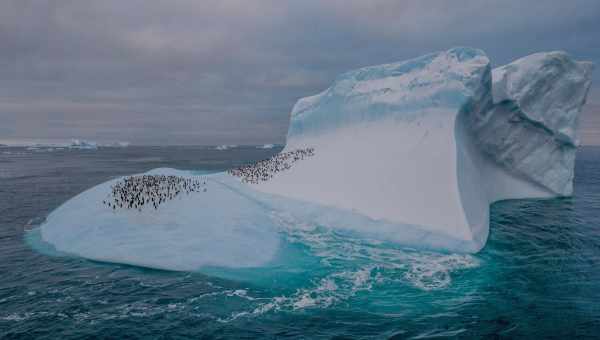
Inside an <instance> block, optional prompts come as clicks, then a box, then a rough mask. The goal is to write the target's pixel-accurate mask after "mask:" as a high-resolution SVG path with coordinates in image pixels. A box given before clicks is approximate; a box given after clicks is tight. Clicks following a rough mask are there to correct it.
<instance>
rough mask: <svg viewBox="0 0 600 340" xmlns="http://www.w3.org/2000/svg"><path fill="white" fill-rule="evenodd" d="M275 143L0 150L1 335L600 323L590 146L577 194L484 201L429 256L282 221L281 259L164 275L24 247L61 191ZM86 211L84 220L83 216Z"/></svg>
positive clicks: (598, 171)
mask: <svg viewBox="0 0 600 340" xmlns="http://www.w3.org/2000/svg"><path fill="white" fill-rule="evenodd" d="M276 151H277V150H276V149H275V150H259V149H253V148H241V149H231V150H227V151H216V150H210V149H206V148H193V147H168V148H151V147H129V148H125V149H99V150H97V151H89V150H79V151H77V150H70V151H67V150H63V151H54V152H41V151H39V150H38V151H35V150H33V151H32V150H26V149H24V148H0V338H6V339H12V338H25V339H30V338H48V339H55V338H63V339H70V338H91V337H93V338H114V339H120V338H233V339H238V338H284V337H290V338H309V339H314V338H340V339H341V338H389V337H393V338H413V339H416V338H432V337H450V338H455V337H458V338H482V337H485V338H487V337H492V338H496V337H497V338H527V339H531V338H557V339H565V338H594V337H598V335H599V334H600V211H599V209H600V148H590V147H585V148H582V149H581V150H580V152H579V154H578V159H577V166H576V177H575V195H574V197H572V198H562V199H551V200H519V201H505V202H499V203H496V204H494V205H493V206H492V216H491V234H490V239H489V241H488V243H487V246H486V247H485V248H484V249H483V251H482V252H480V253H478V254H475V255H459V254H439V253H432V252H420V251H416V250H411V249H402V248H400V247H397V246H395V245H393V244H386V243H381V242H376V241H373V240H367V239H361V238H358V237H356V236H354V237H353V236H349V235H343V234H340V233H339V232H336V231H334V230H330V229H328V228H327V227H326V226H307V227H302V228H297V227H294V228H290V229H289V230H288V231H285V232H282V237H283V238H284V239H285V240H286V242H285V243H284V246H283V249H282V250H281V252H280V258H279V259H278V261H277V263H278V264H277V265H274V266H270V267H268V268H254V269H245V270H224V269H218V268H214V269H210V270H209V269H207V270H206V271H205V272H203V273H184V272H169V271H160V270H152V269H145V268H139V267H132V266H126V265H119V264H110V263H99V262H93V261H88V260H85V259H80V258H73V257H56V256H48V255H44V254H42V253H39V252H37V251H35V250H33V249H32V248H31V247H30V246H29V245H28V240H30V238H29V235H31V233H32V232H31V231H30V230H31V229H33V230H34V231H35V227H36V226H37V225H39V223H41V222H42V221H43V219H44V217H45V216H46V215H47V214H48V213H49V212H51V211H52V210H53V209H55V208H56V207H58V206H59V205H60V204H62V203H63V202H64V201H66V200H67V199H69V198H71V197H72V196H74V195H76V194H77V193H79V192H81V191H83V190H85V189H88V188H90V187H92V186H94V185H96V184H99V183H101V182H104V181H106V180H108V179H110V178H113V177H116V176H120V175H126V174H132V173H139V172H142V171H146V170H149V169H152V168H158V167H175V168H180V169H201V170H208V171H214V170H222V169H226V168H229V167H232V166H234V165H239V164H242V163H245V162H249V161H252V160H256V159H262V158H265V157H268V156H270V155H271V154H272V153H274V152H276ZM90 218H91V219H92V218H94V216H90Z"/></svg>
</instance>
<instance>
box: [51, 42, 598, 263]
mask: <svg viewBox="0 0 600 340" xmlns="http://www.w3.org/2000/svg"><path fill="white" fill-rule="evenodd" d="M591 72H592V65H591V64H590V63H587V62H579V61H575V60H574V59H572V58H571V57H570V56H568V55H567V54H566V53H563V52H549V53H538V54H534V55H531V56H528V57H525V58H522V59H519V60H517V61H515V62H513V63H511V64H508V65H506V66H502V67H499V68H496V69H493V70H492V68H491V65H490V61H489V59H488V57H487V56H486V54H485V53H484V52H483V51H481V50H478V49H473V48H454V49H450V50H448V51H442V52H438V53H432V54H428V55H425V56H423V57H419V58H416V59H412V60H408V61H404V62H398V63H392V64H385V65H378V66H370V67H365V68H361V69H358V70H354V71H350V72H347V73H344V74H342V75H340V76H339V77H338V78H336V79H335V81H334V82H333V84H332V85H331V87H329V88H328V89H326V90H325V91H323V92H321V93H319V94H317V95H314V96H311V97H306V98H302V99H300V100H299V101H298V102H297V103H296V105H295V106H294V108H293V109H292V112H291V116H290V125H289V129H288V134H287V142H286V145H285V147H284V148H283V150H282V151H280V152H279V153H278V154H277V155H275V156H273V158H271V159H268V160H264V161H261V162H258V163H256V164H253V165H247V166H244V167H242V168H239V169H233V170H230V171H228V172H221V173H214V174H199V173H195V172H189V171H177V170H173V169H156V170H153V171H151V172H149V173H147V174H155V175H165V174H167V175H174V176H178V177H181V178H198V176H200V177H201V178H202V181H205V182H206V183H207V185H208V190H207V191H206V192H198V193H193V194H190V195H185V196H183V197H177V198H175V199H173V200H170V201H168V202H165V203H163V204H162V205H161V206H160V207H158V208H157V209H150V210H149V211H146V210H139V211H138V210H135V209H133V210H132V209H114V208H113V209H111V208H110V207H106V206H105V205H103V204H102V203H101V202H102V200H103V199H105V197H106V196H107V195H108V194H109V193H110V190H111V186H112V185H114V184H115V183H116V181H119V180H122V179H115V180H113V181H111V182H108V183H104V184H101V185H99V186H96V187H94V188H92V189H89V190H87V191H85V192H83V193H81V194H79V195H78V196H76V197H74V198H72V199H71V200H69V201H68V202H66V203H65V204H63V205H62V206H61V207H59V208H58V209H56V210H55V211H53V212H52V213H51V214H50V215H49V216H48V218H47V219H46V221H45V223H43V224H42V225H41V226H40V235H41V238H42V240H43V241H45V242H47V243H49V244H51V245H53V246H54V247H55V248H56V250H58V251H61V252H65V253H69V254H75V255H79V256H83V257H86V258H91V259H96V260H102V261H111V262H120V263H128V264H135V265H142V266H148V267H155V268H162V269H173V270H197V269H200V268H203V267H205V266H222V267H255V266H263V265H265V264H268V263H269V262H270V261H273V259H274V258H275V257H276V254H277V252H278V251H279V247H280V243H281V241H280V237H281V236H280V232H281V230H282V229H285V228H294V227H303V226H306V225H318V226H326V227H329V228H336V229H344V230H347V231H350V232H352V233H358V234H360V235H366V236H367V237H373V238H376V239H382V240H385V241H391V242H396V243H398V244H401V245H405V246H410V247H414V248H418V249H433V250H442V251H451V252H463V253H473V252H477V251H479V250H480V249H481V248H482V247H483V246H484V245H485V242H486V240H487V237H488V233H489V207H490V204H491V203H493V202H495V201H498V200H503V199H515V198H548V197H556V196H568V195H571V194H572V181H573V168H574V159H575V154H576V149H577V146H578V139H577V136H578V126H577V125H578V117H579V114H580V112H581V108H582V106H583V105H584V104H585V100H586V96H587V92H588V90H589V87H590V79H591ZM228 147H229V146H221V147H218V148H217V149H220V150H225V149H227V148H228ZM90 216H94V218H93V219H91V218H90Z"/></svg>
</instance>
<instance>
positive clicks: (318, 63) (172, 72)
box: [0, 0, 600, 145]
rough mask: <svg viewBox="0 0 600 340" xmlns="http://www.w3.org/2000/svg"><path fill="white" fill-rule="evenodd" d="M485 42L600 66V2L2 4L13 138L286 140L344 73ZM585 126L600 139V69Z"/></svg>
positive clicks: (7, 135)
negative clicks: (311, 98) (300, 103)
mask: <svg viewBox="0 0 600 340" xmlns="http://www.w3.org/2000/svg"><path fill="white" fill-rule="evenodd" d="M453 46H473V47H478V48H481V49H483V50H484V51H486V53H487V54H488V55H489V57H490V59H491V60H492V62H493V63H494V65H495V66H498V65H502V64H505V63H508V62H510V61H511V60H513V59H515V58H518V57H521V56H525V55H527V54H530V53H533V52H538V51H550V50H565V51H567V52H569V53H571V54H572V55H573V56H574V57H576V58H578V59H585V60H591V61H593V62H595V63H596V65H600V1H598V0H569V1H565V0H560V1H559V0H546V1H523V0H515V1H508V0H504V1H486V0H460V1H459V0H456V1H449V0H448V1H424V0H414V1H402V0H398V1H383V0H381V1H380V0H368V1H367V0H364V1H362V0H361V1H358V0H357V1H354V0H328V1H311V0H298V1H282V0H273V1H247V0H239V1H223V0H219V1H201V0H153V1H148V0H98V1H94V0H86V1H81V0H1V1H0V139H11V138H44V139H47V138H85V139H91V140H99V141H114V140H125V141H130V142H132V143H135V144H155V145H157V144H224V143H227V144H262V143H273V142H274V143H278V142H283V141H284V136H285V134H286V131H287V124H288V117H289V112H290V110H291V107H292V106H293V104H294V102H295V101H296V100H297V99H298V98H300V97H304V96H307V95H311V94H315V93H317V92H320V91H321V90H323V89H324V88H326V87H328V86H329V84H330V83H331V81H332V80H333V79H334V77H335V76H336V75H337V74H339V73H341V72H344V71H347V70H350V69H353V68H357V67H362V66H367V65H374V64H380V63H387V62H394V61H400V60H404V59H407V58H412V57H417V56H419V55H422V54H425V53H429V52H433V51H439V50H445V49H448V48H450V47H453ZM592 87H593V89H592V91H591V93H590V96H589V98H588V103H589V105H588V106H587V107H586V109H585V113H584V117H583V119H582V120H583V121H582V135H583V141H584V143H586V144H592V143H595V144H600V117H599V115H600V90H599V89H600V70H599V69H598V68H597V69H596V72H595V74H594V84H593V85H592Z"/></svg>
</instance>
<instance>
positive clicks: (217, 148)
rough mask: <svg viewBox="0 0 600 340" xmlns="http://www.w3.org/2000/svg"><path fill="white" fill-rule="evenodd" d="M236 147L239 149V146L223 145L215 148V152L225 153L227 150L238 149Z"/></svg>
mask: <svg viewBox="0 0 600 340" xmlns="http://www.w3.org/2000/svg"><path fill="white" fill-rule="evenodd" d="M236 147H237V145H235V144H223V145H217V146H216V147H215V150H219V151H225V150H229V149H232V148H236Z"/></svg>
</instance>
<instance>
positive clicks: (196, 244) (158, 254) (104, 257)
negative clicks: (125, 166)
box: [40, 169, 279, 270]
mask: <svg viewBox="0 0 600 340" xmlns="http://www.w3.org/2000/svg"><path fill="white" fill-rule="evenodd" d="M148 174H163V175H176V176H183V177H196V178H197V177H201V178H202V179H203V180H205V181H206V182H207V191H206V192H199V193H195V194H193V195H180V196H178V197H177V198H176V199H174V200H172V201H168V202H166V203H163V205H161V206H160V208H159V209H158V210H151V209H149V210H143V211H142V212H139V211H137V210H125V209H122V210H117V211H113V210H112V209H110V208H109V207H107V206H106V205H103V204H102V200H104V199H106V197H107V194H108V193H109V192H110V186H111V185H113V184H114V183H115V182H116V181H117V180H118V179H115V180H113V181H109V182H106V183H103V184H100V185H98V186H96V187H93V188H91V189H89V190H87V191H85V192H83V193H81V194H79V195H78V196H76V197H74V198H72V199H70V200H69V201H67V202H66V203H64V204H63V205H62V206H60V207H59V208H58V209H56V210H55V211H53V212H52V213H51V214H50V215H49V216H48V217H47V219H46V221H45V223H44V224H43V225H42V226H41V227H40V232H41V237H42V240H43V241H45V242H47V243H50V244H51V245H53V246H54V247H55V249H56V250H58V251H60V252H64V253H68V254H72V255H78V256H82V257H85V258H89V259H93V260H99V261H106V262H117V263H126V264H132V265H139V266H145V267H152V268H160V269H170V270H198V269H200V268H201V267H206V266H220V267H253V266H258V265H263V264H265V263H267V262H268V261H269V260H270V259H272V258H273V257H274V255H275V253H276V251H277V249H278V244H279V235H278V234H277V230H276V228H275V226H274V224H273V222H272V220H271V217H270V215H269V211H268V210H264V209H263V208H262V207H261V205H260V204H258V203H257V202H255V201H253V200H250V199H248V198H246V197H244V196H242V195H240V194H239V193H238V192H237V191H232V190H231V189H229V188H228V187H226V186H224V185H223V184H221V183H220V181H219V178H220V177H224V176H225V174H223V173H221V174H212V175H195V174H192V173H190V172H187V171H177V170H174V169H155V170H152V171H150V172H148Z"/></svg>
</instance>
